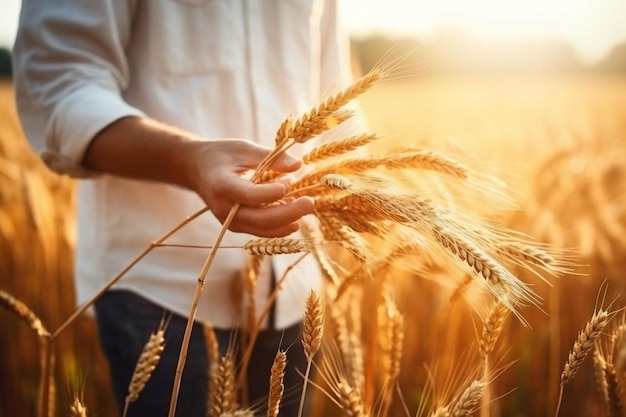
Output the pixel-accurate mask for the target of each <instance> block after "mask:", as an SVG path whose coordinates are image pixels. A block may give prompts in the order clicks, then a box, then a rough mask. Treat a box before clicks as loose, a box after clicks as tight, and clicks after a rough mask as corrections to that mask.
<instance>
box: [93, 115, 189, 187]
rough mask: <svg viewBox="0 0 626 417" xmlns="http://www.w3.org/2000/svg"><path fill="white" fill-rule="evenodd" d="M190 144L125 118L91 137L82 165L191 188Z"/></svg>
mask: <svg viewBox="0 0 626 417" xmlns="http://www.w3.org/2000/svg"><path fill="white" fill-rule="evenodd" d="M194 142H196V141H194V140H192V139H191V138H190V137H189V135H186V134H185V133H184V132H181V131H179V130H177V129H174V128H172V127H169V126H167V125H163V124H160V123H158V122H155V121H153V120H150V119H146V118H140V117H125V118H122V119H119V120H117V121H115V122H113V123H111V124H110V125H109V126H107V127H106V128H104V129H103V130H102V131H100V132H99V133H98V134H97V135H96V136H95V137H94V139H93V140H92V141H91V143H90V144H89V146H88V148H87V150H86V152H85V156H84V158H83V165H84V166H85V167H86V168H88V169H90V170H94V171H98V172H102V173H106V174H112V175H117V176H122V177H127V178H134V179H141V180H148V181H159V182H164V183H168V184H173V185H178V186H181V187H185V188H191V184H190V171H191V169H190V168H191V167H190V166H189V159H190V158H189V156H190V153H191V152H193V149H192V148H193V147H194V146H197V145H198V144H197V143H194Z"/></svg>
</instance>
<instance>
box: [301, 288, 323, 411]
mask: <svg viewBox="0 0 626 417" xmlns="http://www.w3.org/2000/svg"><path fill="white" fill-rule="evenodd" d="M323 332H324V306H323V305H322V299H321V298H320V296H319V295H318V294H317V292H315V291H314V290H311V291H310V292H309V296H308V297H307V299H306V306H305V309H304V328H303V330H302V346H303V348H304V356H306V361H307V364H306V371H305V372H304V384H303V386H302V395H301V396H300V405H299V407H298V417H301V416H302V411H303V409H304V398H305V396H306V389H307V385H308V381H309V375H310V374H311V365H312V363H313V357H314V356H315V354H316V353H317V351H318V350H319V348H320V346H321V344H322V335H323Z"/></svg>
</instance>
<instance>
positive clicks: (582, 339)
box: [554, 309, 610, 417]
mask: <svg viewBox="0 0 626 417" xmlns="http://www.w3.org/2000/svg"><path fill="white" fill-rule="evenodd" d="M609 319H610V316H609V313H608V311H606V310H603V309H601V310H598V311H596V312H594V314H593V316H592V317H591V319H590V320H589V321H588V322H587V324H586V325H585V328H584V329H583V330H581V331H580V332H579V333H578V337H577V338H576V341H575V342H574V347H573V348H572V350H571V351H570V353H569V355H568V358H567V362H565V366H564V368H563V372H562V373H561V390H560V393H559V400H558V402H557V405H556V411H555V413H554V415H555V417H556V416H558V415H559V411H560V409H561V401H562V399H563V389H564V387H565V385H566V384H567V383H569V382H571V381H572V379H574V375H576V372H578V369H579V368H580V364H581V363H582V361H583V359H585V357H586V356H587V354H589V352H590V351H591V349H593V347H594V345H595V343H596V341H597V340H598V338H599V337H600V335H601V334H602V331H603V330H604V328H605V327H606V325H607V324H608V323H609Z"/></svg>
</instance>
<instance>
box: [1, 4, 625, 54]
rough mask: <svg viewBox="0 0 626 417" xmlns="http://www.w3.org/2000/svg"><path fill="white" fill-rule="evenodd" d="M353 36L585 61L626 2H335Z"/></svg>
mask: <svg viewBox="0 0 626 417" xmlns="http://www.w3.org/2000/svg"><path fill="white" fill-rule="evenodd" d="M0 3H2V6H0V45H1V46H11V45H12V43H13V40H14V38H15V31H16V27H17V19H18V15H19V8H20V4H21V0H0ZM339 4H340V7H341V12H342V19H343V21H344V22H345V24H346V26H347V28H348V30H349V31H350V32H351V33H353V34H355V35H364V34H368V33H371V32H379V33H390V34H395V35H403V36H404V35H418V36H420V37H422V38H430V37H435V36H437V35H438V34H440V33H444V32H456V33H461V34H467V35H471V36H473V37H477V38H482V39H487V40H495V41H498V42H506V41H508V40H513V41H520V40H521V41H523V40H537V39H542V38H548V39H552V40H554V39H559V40H565V41H568V42H570V43H571V44H572V45H573V46H574V48H575V50H576V52H577V54H578V56H579V58H581V59H582V60H583V61H585V62H594V61H597V60H599V59H602V58H603V57H604V56H605V55H606V53H608V52H609V51H610V50H611V48H612V47H613V46H614V45H615V44H616V43H619V42H622V41H626V17H625V16H626V0H339Z"/></svg>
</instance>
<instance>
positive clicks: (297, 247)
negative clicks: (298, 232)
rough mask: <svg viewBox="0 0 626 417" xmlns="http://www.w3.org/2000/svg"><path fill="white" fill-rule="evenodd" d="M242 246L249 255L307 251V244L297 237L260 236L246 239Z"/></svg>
mask: <svg viewBox="0 0 626 417" xmlns="http://www.w3.org/2000/svg"><path fill="white" fill-rule="evenodd" d="M243 248H244V249H245V250H246V251H247V252H248V253H249V254H250V255H256V256H259V255H267V256H272V255H282V254H289V253H300V252H307V251H308V245H307V244H306V243H305V242H304V241H302V240H299V239H289V238H284V237H272V238H260V239H253V240H250V241H248V242H247V243H246V244H245V245H244V246H243Z"/></svg>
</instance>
